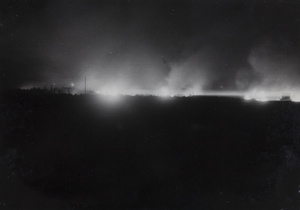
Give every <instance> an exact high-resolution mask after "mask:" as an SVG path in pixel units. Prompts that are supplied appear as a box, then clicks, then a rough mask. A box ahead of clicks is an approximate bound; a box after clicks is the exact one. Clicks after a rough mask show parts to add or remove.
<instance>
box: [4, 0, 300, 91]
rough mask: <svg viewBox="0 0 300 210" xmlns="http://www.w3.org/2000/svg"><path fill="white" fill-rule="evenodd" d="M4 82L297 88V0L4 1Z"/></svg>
mask: <svg viewBox="0 0 300 210" xmlns="http://www.w3.org/2000/svg"><path fill="white" fill-rule="evenodd" d="M0 46H1V47H0V53H1V56H0V72H1V77H0V78H1V80H0V82H1V88H18V87H32V86H40V87H43V86H47V87H50V85H51V83H55V84H56V85H57V86H69V85H70V84H71V83H73V84H74V85H75V87H77V88H78V89H79V90H80V89H83V85H84V77H87V80H88V87H89V89H92V90H95V91H100V92H122V91H127V92H130V91H131V92H139V91H144V92H154V93H156V92H161V91H165V92H167V93H179V92H180V93H181V92H188V93H191V94H193V93H194V94H196V93H201V92H202V91H206V90H218V91H219V90H223V91H226V90H251V89H268V90H275V91H279V90H280V91H285V90H291V89H293V90H294V89H297V88H298V86H299V89H300V57H299V55H300V0H273V1H271V0H269V1H268V0H266V1H263V0H256V1H255V0H215V1H212V0H202V1H201V0H194V1H187V0H184V1H176V0H172V1H171V0H156V1H154V0H107V1H88V0H49V1H42V0H41V1H37V0H35V1H33V0H19V1H18V0H9V1H7V0H4V1H3V0H2V1H1V2H0Z"/></svg>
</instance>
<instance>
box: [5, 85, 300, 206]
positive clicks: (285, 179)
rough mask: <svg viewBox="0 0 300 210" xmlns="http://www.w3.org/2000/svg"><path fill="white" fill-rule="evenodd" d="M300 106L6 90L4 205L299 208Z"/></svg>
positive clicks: (196, 98)
mask: <svg viewBox="0 0 300 210" xmlns="http://www.w3.org/2000/svg"><path fill="white" fill-rule="evenodd" d="M299 108H300V104H297V103H293V102H289V101H278V102H268V103H259V102H254V101H250V102H246V101H244V100H242V99H240V98H230V97H182V98H169V99H167V98H165V99H163V98H159V97H150V96H148V97H146V96H139V97H138V96H135V97H130V96H126V97H125V96H124V97H121V98H120V99H119V101H118V103H114V104H110V103H109V102H105V101H104V100H103V99H101V97H99V96H97V95H74V96H72V95H66V94H61V95H59V94H57V95H50V94H46V93H42V92H41V91H37V92H36V93H34V91H12V92H9V93H3V94H2V95H1V107H0V123H1V124H0V126H1V133H0V134H1V141H0V163H1V164H0V169H1V170H0V208H1V209H2V208H3V209H34V208H39V209H47V208H49V209H93V208H96V209H125V208H126V209H299V208H300V199H299V196H300V159H299V155H300V143H299V142H300V139H299V137H300V129H299V124H300V111H299Z"/></svg>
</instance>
